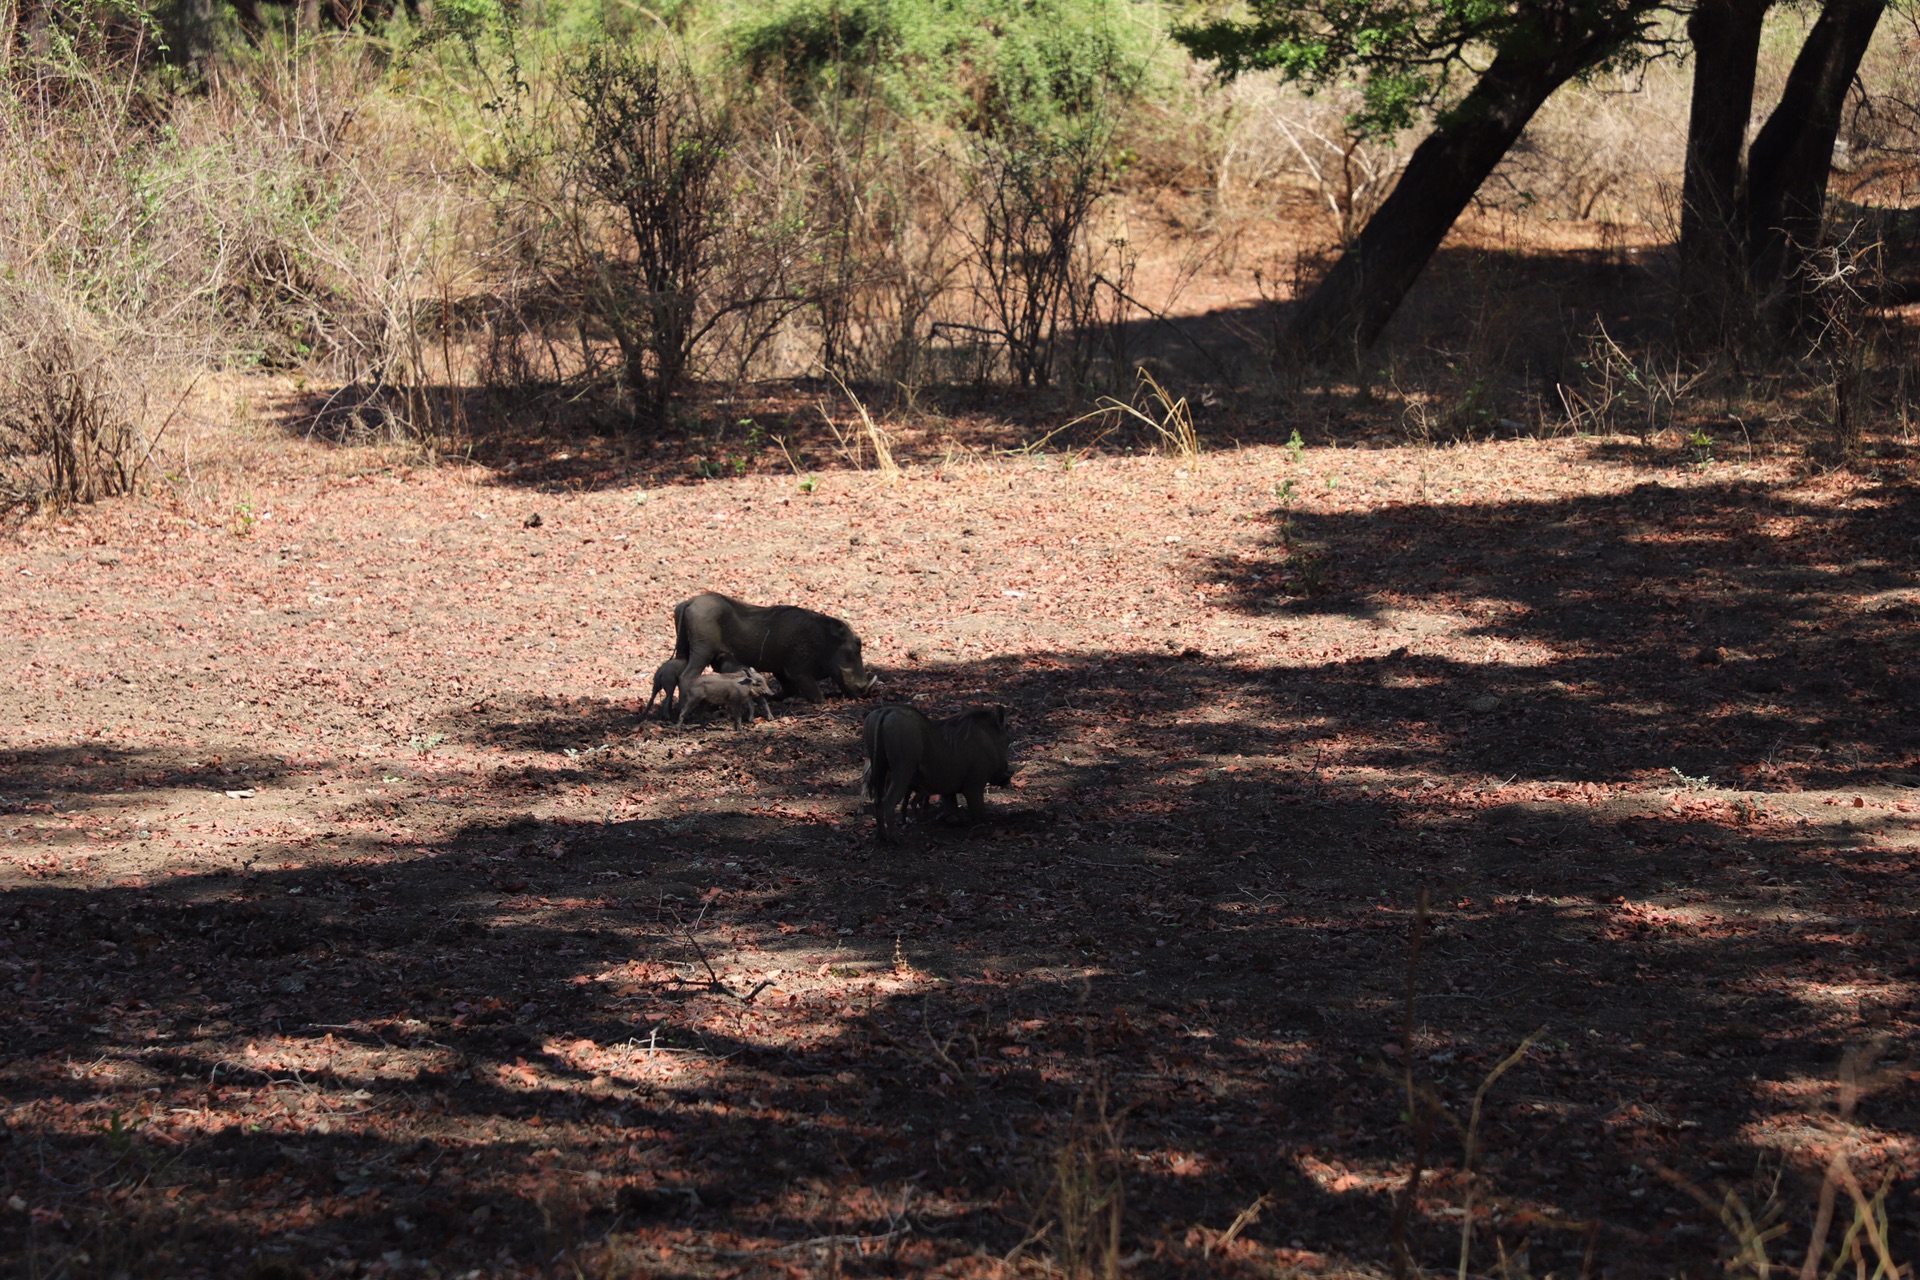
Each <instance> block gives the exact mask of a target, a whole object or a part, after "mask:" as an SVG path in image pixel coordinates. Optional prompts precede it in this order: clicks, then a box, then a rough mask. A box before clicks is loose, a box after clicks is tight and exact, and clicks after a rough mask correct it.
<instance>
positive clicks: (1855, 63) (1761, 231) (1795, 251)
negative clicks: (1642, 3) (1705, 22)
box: [1746, 0, 1887, 293]
mask: <svg viewBox="0 0 1920 1280" xmlns="http://www.w3.org/2000/svg"><path fill="white" fill-rule="evenodd" d="M1886 7H1887V6H1886V0H1827V3H1826V6H1825V7H1824V8H1823V9H1821V11H1820V18H1819V20H1818V21H1817V22H1815V23H1814V24H1813V30H1812V31H1810V32H1808V33H1807V42H1806V43H1805V44H1803V45H1802V46H1800V54H1799V56H1798V57H1796V58H1795V59H1794V60H1793V69H1792V70H1791V71H1789V72H1788V73H1787V87H1786V89H1785V91H1784V92H1782V93H1781V95H1780V102H1779V105H1777V106H1776V107H1774V109H1773V114H1772V115H1770V116H1768V117H1767V123H1766V124H1765V126H1763V127H1762V128H1761V130H1760V133H1759V135H1758V136H1757V137H1755V138H1754V140H1753V147H1752V148H1751V149H1750V150H1749V151H1748V153H1747V209H1746V215H1747V216H1746V224H1747V225H1746V234H1747V242H1748V245H1749V246H1750V254H1751V262H1752V273H1753V280H1754V284H1755V286H1756V287H1758V288H1761V289H1772V288H1775V287H1777V286H1779V285H1780V284H1781V282H1782V281H1784V280H1791V279H1794V278H1795V277H1797V276H1798V275H1799V274H1800V271H1801V266H1802V264H1803V262H1804V260H1805V253H1806V251H1807V250H1808V249H1810V248H1812V247H1813V246H1814V244H1815V243H1816V242H1817V241H1818V240H1819V238H1820V230H1821V225H1822V223H1823V221H1824V216H1825V212H1826V203H1827V176H1828V174H1829V172H1830V171H1831V170H1832V168H1833V142H1834V138H1835V137H1836V136H1838V134H1839V132H1840V111H1841V108H1842V107H1843V106H1845V104H1846V99H1847V90H1848V89H1850V88H1851V87H1852V85H1853V77H1854V73H1855V72H1856V71H1857V70H1858V69H1859V67H1860V59H1861V57H1863V56H1864V55H1865V54H1866V51H1867V44H1868V42H1870V41H1871V40H1872V39H1873V31H1874V28H1875V27H1877V26H1878V25H1879V24H1880V15H1881V13H1882V12H1884V11H1885V9H1886ZM1791 292H1792V293H1797V292H1798V290H1797V289H1796V290H1792V291H1791Z"/></svg>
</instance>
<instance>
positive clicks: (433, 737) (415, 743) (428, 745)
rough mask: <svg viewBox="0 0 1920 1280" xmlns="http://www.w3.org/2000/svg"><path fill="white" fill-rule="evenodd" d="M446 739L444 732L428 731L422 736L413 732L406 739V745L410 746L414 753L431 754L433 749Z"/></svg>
mask: <svg viewBox="0 0 1920 1280" xmlns="http://www.w3.org/2000/svg"><path fill="white" fill-rule="evenodd" d="M446 740H447V735H446V734H444V733H429V734H427V735H425V736H424V737H423V736H421V735H419V734H415V735H414V736H413V737H411V738H408V739H407V745H408V746H409V747H412V748H413V749H414V752H415V753H416V754H418V755H423V756H425V755H431V754H433V749H434V748H435V747H437V746H439V745H440V744H441V743H443V742H445V741H446Z"/></svg>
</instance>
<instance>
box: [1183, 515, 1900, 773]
mask: <svg viewBox="0 0 1920 1280" xmlns="http://www.w3.org/2000/svg"><path fill="white" fill-rule="evenodd" d="M1273 520H1274V525H1273V528H1274V532H1273V534H1272V535H1271V537H1270V538H1269V546H1270V548H1271V550H1270V553H1269V554H1267V555H1264V556H1256V557H1253V558H1251V559H1226V558H1222V559H1218V560H1216V561H1215V562H1214V564H1213V565H1212V567H1211V570H1210V572H1209V573H1208V577H1209V579H1210V581H1212V582H1213V583H1215V584H1217V585H1218V586H1220V587H1223V588H1225V592H1226V594H1225V595H1224V597H1223V601H1224V603H1225V604H1226V605H1227V606H1228V607H1230V608H1233V609H1236V610H1239V611H1243V612H1247V613H1253V614H1259V615H1263V616H1280V617H1285V616H1300V615H1310V614H1315V613H1350V614H1355V615H1358V616H1363V617H1369V618H1372V619H1373V620H1374V621H1375V622H1376V624H1377V625H1379V626H1380V627H1381V629H1382V632H1383V639H1384V638H1386V637H1389V636H1397V637H1401V639H1402V643H1400V644H1399V645H1398V646H1390V645H1384V644H1383V646H1382V648H1383V650H1386V649H1389V648H1390V649H1391V652H1383V653H1382V654H1381V655H1380V656H1379V657H1378V658H1377V659H1374V660H1369V661H1363V662H1358V663H1354V664H1349V665H1348V667H1347V668H1346V669H1344V670H1343V671H1341V672H1340V673H1339V674H1337V675H1335V676H1332V677H1331V678H1332V679H1334V680H1336V681H1337V682H1338V683H1339V684H1340V685H1342V686H1343V687H1344V691H1343V692H1342V694H1341V695H1340V699H1339V700H1340V701H1342V702H1344V703H1345V704H1346V705H1349V706H1353V707H1356V708H1358V707H1364V708H1366V713H1367V714H1368V715H1370V716H1383V715H1384V716H1387V717H1389V718H1391V719H1392V720H1394V721H1396V722H1398V724H1399V726H1400V728H1401V733H1400V734H1399V735H1397V736H1395V738H1394V740H1393V742H1392V744H1391V745H1389V746H1387V747H1385V748H1384V754H1381V755H1379V756H1377V757H1376V759H1377V761H1378V762H1379V763H1383V764H1386V763H1396V762H1397V763H1400V764H1413V763H1416V762H1427V763H1430V764H1433V765H1438V764H1439V763H1440V762H1441V761H1450V762H1452V763H1453V766H1454V767H1456V768H1457V767H1460V766H1462V765H1470V766H1471V767H1473V768H1479V769H1485V770H1488V771H1490V772H1494V773H1498V774H1500V775H1502V776H1506V775H1508V774H1510V773H1517V774H1518V776H1521V777H1533V778H1549V777H1560V778H1569V779H1583V778H1584V779H1589V780H1612V781H1619V780H1624V779H1629V778H1635V777H1638V778H1642V779H1646V778H1649V777H1654V776H1657V775H1658V773H1659V772H1660V771H1662V770H1669V769H1675V770H1678V771H1680V772H1681V773H1682V774H1684V775H1687V776H1688V777H1693V778H1699V777H1702V776H1708V777H1711V778H1713V779H1715V780H1716V781H1719V782H1722V783H1726V784H1729V785H1739V786H1743V787H1750V788H1754V789H1784V788H1799V787H1846V786H1856V785H1873V784H1887V783H1896V784H1900V785H1907V786H1911V785H1915V784H1916V782H1920V729H1917V728H1916V725H1920V719H1917V718H1916V716H1915V714H1914V713H1915V711H1916V709H1920V668H1917V667H1915V666H1914V665H1913V663H1912V655H1911V650H1910V647H1909V646H1908V645H1907V643H1906V638H1907V636H1908V634H1909V633H1910V630H1911V627H1912V623H1913V621H1914V619H1915V618H1916V617H1920V596H1916V588H1917V587H1920V576H1917V575H1916V573H1915V570H1914V567H1913V558H1912V548H1913V547H1914V546H1915V545H1916V542H1917V541H1920V490H1916V489H1915V488H1913V487H1912V486H1908V485H1900V484H1883V485H1881V486H1879V487H1877V488H1874V489H1871V490H1869V491H1868V492H1867V493H1865V494H1864V495H1862V496H1861V498H1860V499H1859V500H1858V501H1857V502H1854V503H1849V504H1846V505H1837V504H1836V505H1828V504H1819V503H1815V502H1812V501H1809V500H1802V499H1796V498H1792V497H1789V496H1787V495H1786V494H1785V493H1783V492H1781V491H1780V490H1779V489H1778V488H1776V487H1775V486H1771V485H1765V484H1759V483H1749V482H1740V481H1727V482H1723V483H1719V484H1712V485H1705V486H1700V485H1693V486H1689V487H1686V488H1670V487H1667V486H1664V485H1661V484H1659V483H1657V482H1649V483H1645V484H1641V485H1638V486H1636V487H1635V488H1633V489H1631V490H1629V491H1627V492H1624V493H1618V494H1612V495H1593V496H1583V497H1578V498H1569V499H1549V500H1542V501H1503V502H1491V503H1484V504H1458V503H1456V504H1450V505H1411V504H1409V505H1404V506H1398V507H1389V508H1386V509H1383V510H1378V511H1373V512H1368V513H1364V514H1357V515H1354V514H1332V515H1324V514H1316V513H1312V512H1305V511H1300V512H1294V511H1286V510H1282V511H1276V512H1275V513H1274V516H1273ZM1416 602H1418V603H1419V604H1420V605H1421V606H1422V608H1424V609H1427V610H1431V609H1432V607H1433V606H1434V605H1435V604H1439V605H1442V606H1444V607H1447V608H1449V609H1450V610H1452V611H1454V612H1457V613H1459V614H1462V615H1464V616H1466V617H1469V618H1472V619H1475V620H1476V621H1477V623H1478V625H1477V626H1476V627H1475V628H1474V629H1473V632H1472V634H1473V635H1475V636H1478V637H1482V638H1484V640H1485V641H1486V644H1487V652H1488V653H1490V654H1492V653H1498V654H1501V655H1504V659H1503V660H1502V661H1488V662H1485V663H1479V664H1462V663H1460V662H1459V661H1458V660H1457V659H1455V658H1448V657H1440V656H1433V655H1426V654H1422V653H1420V652H1419V651H1418V649H1419V640H1418V634H1417V628H1416V627H1415V619H1414V616H1413V615H1412V614H1411V613H1410V612H1408V606H1410V605H1412V604H1414V603H1416ZM1321 692H1322V693H1324V692H1326V691H1325V690H1324V689H1323V690H1321Z"/></svg>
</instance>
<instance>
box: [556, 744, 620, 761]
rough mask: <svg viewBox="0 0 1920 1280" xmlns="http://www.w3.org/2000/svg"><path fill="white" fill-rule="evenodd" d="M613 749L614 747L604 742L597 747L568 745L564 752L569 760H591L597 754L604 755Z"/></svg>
mask: <svg viewBox="0 0 1920 1280" xmlns="http://www.w3.org/2000/svg"><path fill="white" fill-rule="evenodd" d="M611 750H613V747H612V746H611V745H610V744H608V743H604V742H603V743H601V744H600V745H599V746H597V747H567V748H565V749H564V754H565V755H566V757H567V759H569V760H576V761H577V760H591V759H593V758H594V757H595V756H603V755H605V754H607V752H609V751H611Z"/></svg>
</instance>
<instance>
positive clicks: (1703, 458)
mask: <svg viewBox="0 0 1920 1280" xmlns="http://www.w3.org/2000/svg"><path fill="white" fill-rule="evenodd" d="M1687 456H1688V457H1690V458H1691V459H1692V460H1693V465H1694V466H1696V467H1699V468H1700V469H1701V470H1702V471H1704V470H1706V469H1707V468H1708V467H1710V466H1712V465H1713V437H1712V436H1711V435H1709V434H1708V433H1707V430H1706V429H1705V428H1704V427H1695V428H1694V429H1693V430H1692V432H1690V433H1689V434H1688V436H1687Z"/></svg>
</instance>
